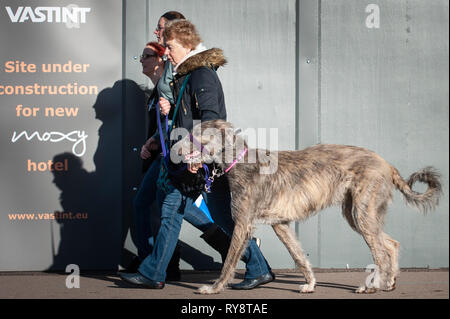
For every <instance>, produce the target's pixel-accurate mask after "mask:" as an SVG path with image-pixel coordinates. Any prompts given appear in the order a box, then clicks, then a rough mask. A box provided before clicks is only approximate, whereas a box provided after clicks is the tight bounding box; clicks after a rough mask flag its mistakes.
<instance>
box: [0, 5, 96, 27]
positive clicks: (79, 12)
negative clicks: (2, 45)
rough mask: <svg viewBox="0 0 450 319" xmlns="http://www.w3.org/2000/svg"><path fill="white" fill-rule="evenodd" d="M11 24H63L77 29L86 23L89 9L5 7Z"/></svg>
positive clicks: (71, 6) (74, 6) (70, 6)
mask: <svg viewBox="0 0 450 319" xmlns="http://www.w3.org/2000/svg"><path fill="white" fill-rule="evenodd" d="M5 9H6V12H7V13H8V16H9V19H10V20H11V22H12V23H23V22H28V21H30V22H32V23H42V22H48V23H65V24H66V26H67V27H68V28H79V27H80V23H86V16H87V14H88V13H89V12H91V8H80V7H78V6H77V5H74V4H71V5H68V6H65V7H36V8H32V7H22V6H19V7H17V9H15V10H14V9H12V8H11V7H5Z"/></svg>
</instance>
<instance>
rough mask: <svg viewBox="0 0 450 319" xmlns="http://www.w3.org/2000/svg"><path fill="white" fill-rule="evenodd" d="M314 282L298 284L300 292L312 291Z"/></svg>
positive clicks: (308, 292) (307, 292)
mask: <svg viewBox="0 0 450 319" xmlns="http://www.w3.org/2000/svg"><path fill="white" fill-rule="evenodd" d="M314 287H315V285H314V284H305V285H300V293H302V294H310V293H313V292H314Z"/></svg>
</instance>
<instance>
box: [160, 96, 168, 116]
mask: <svg viewBox="0 0 450 319" xmlns="http://www.w3.org/2000/svg"><path fill="white" fill-rule="evenodd" d="M159 110H160V111H161V114H162V115H167V114H169V112H170V102H169V101H168V100H166V99H165V98H163V97H160V98H159Z"/></svg>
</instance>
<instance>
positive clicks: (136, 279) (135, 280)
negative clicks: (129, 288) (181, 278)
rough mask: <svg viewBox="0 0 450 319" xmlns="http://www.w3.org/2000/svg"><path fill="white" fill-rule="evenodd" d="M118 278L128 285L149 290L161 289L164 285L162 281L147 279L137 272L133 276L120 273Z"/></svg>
mask: <svg viewBox="0 0 450 319" xmlns="http://www.w3.org/2000/svg"><path fill="white" fill-rule="evenodd" d="M120 278H122V279H123V280H124V281H126V282H128V283H130V284H133V285H138V286H143V287H146V288H150V289H163V288H164V285H165V284H164V282H163V281H154V280H151V279H148V278H146V277H144V276H143V275H141V274H140V273H138V272H137V273H134V274H127V273H121V274H120Z"/></svg>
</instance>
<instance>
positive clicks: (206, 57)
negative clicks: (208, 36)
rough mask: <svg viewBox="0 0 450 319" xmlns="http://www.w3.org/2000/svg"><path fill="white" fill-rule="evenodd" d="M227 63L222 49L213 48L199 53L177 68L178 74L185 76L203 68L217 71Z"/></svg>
mask: <svg viewBox="0 0 450 319" xmlns="http://www.w3.org/2000/svg"><path fill="white" fill-rule="evenodd" d="M226 63H227V60H226V59H225V56H224V55H223V51H222V49H218V48H212V49H209V50H205V51H202V52H199V53H197V54H195V55H193V56H191V57H190V58H188V59H187V60H186V61H184V62H182V63H181V65H180V66H178V67H177V73H178V74H179V75H184V74H187V73H190V72H192V71H194V70H195V69H198V68H200V67H203V66H206V67H213V68H214V69H217V68H218V67H220V66H223V65H225V64H226Z"/></svg>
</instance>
